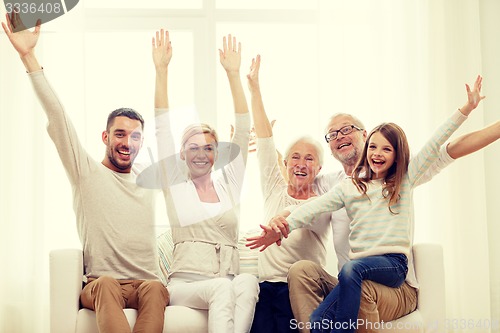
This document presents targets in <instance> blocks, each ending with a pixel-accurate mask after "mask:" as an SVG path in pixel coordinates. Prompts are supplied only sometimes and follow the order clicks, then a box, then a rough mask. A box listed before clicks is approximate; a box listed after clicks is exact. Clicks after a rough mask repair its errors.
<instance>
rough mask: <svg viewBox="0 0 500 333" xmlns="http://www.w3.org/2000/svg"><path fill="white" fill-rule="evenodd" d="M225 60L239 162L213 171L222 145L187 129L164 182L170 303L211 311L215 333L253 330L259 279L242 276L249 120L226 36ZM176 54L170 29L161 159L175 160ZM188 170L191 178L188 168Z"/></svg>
mask: <svg viewBox="0 0 500 333" xmlns="http://www.w3.org/2000/svg"><path fill="white" fill-rule="evenodd" d="M223 44H224V46H223V50H219V53H220V62H221V64H222V66H223V67H224V69H225V70H226V73H227V76H228V79H229V84H230V87H231V92H232V95H233V100H234V105H235V124H236V126H235V127H236V128H235V133H234V136H233V138H232V144H231V145H230V146H229V147H230V148H229V150H230V151H229V152H228V153H229V154H230V155H233V154H231V153H234V151H235V150H236V152H238V150H239V154H237V156H236V158H235V159H234V160H233V161H231V162H230V163H229V164H227V165H225V166H223V167H222V168H221V169H219V170H214V163H215V162H216V160H217V158H218V157H219V156H218V148H219V141H218V137H217V134H216V132H215V130H214V129H213V128H212V127H210V126H209V125H207V124H194V125H192V126H189V127H188V128H186V130H185V131H184V134H183V137H182V143H181V148H180V159H181V160H182V161H184V165H182V166H179V163H178V161H176V160H175V159H172V158H164V159H163V160H162V161H163V162H162V163H161V168H162V172H161V177H162V181H163V184H164V187H163V193H164V196H165V202H166V206H167V213H168V217H169V221H170V224H171V228H172V238H173V242H174V245H175V247H174V252H173V264H172V271H173V272H172V274H171V276H170V279H169V284H168V289H169V292H170V304H171V305H184V306H188V307H192V308H197V309H208V310H209V311H208V316H209V318H208V326H209V332H217V333H219V332H231V333H233V332H238V333H239V332H248V331H249V330H250V326H251V323H252V318H253V313H254V309H255V303H256V301H257V294H258V284H257V279H256V278H255V277H254V276H252V275H250V274H241V275H238V272H239V257H238V251H237V240H238V221H239V196H240V191H241V187H242V182H243V174H244V169H245V163H246V158H247V147H248V137H249V131H250V116H249V113H248V107H247V104H246V99H245V95H244V92H243V87H242V84H241V79H240V72H239V69H240V63H241V46H240V45H239V44H236V38H231V35H229V36H228V39H227V40H226V38H225V37H224V41H223ZM171 55H172V48H171V46H170V41H169V35H168V32H165V33H164V32H163V30H162V31H161V32H160V33H159V32H157V34H156V39H155V38H153V60H154V64H155V67H156V94H155V108H156V111H155V112H156V127H157V141H158V148H159V155H160V158H163V157H167V156H175V155H176V151H175V147H174V144H173V138H172V133H171V128H170V119H169V117H170V113H172V111H169V110H168V95H167V76H168V64H169V62H170V58H171ZM186 170H187V176H186V172H185V171H186Z"/></svg>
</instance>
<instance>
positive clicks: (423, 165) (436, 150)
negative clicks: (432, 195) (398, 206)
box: [408, 75, 485, 186]
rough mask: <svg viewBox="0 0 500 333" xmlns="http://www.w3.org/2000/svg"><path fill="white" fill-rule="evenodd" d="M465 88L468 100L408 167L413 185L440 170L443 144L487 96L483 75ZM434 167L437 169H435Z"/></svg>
mask: <svg viewBox="0 0 500 333" xmlns="http://www.w3.org/2000/svg"><path fill="white" fill-rule="evenodd" d="M465 88H466V91H467V102H466V103H465V104H464V106H463V107H461V108H460V109H459V111H456V112H455V113H454V114H453V115H452V116H451V117H450V118H449V119H447V121H446V122H445V123H444V124H443V125H441V126H440V127H439V128H438V129H437V130H436V132H435V133H434V135H433V136H432V138H431V139H430V140H429V141H428V142H427V143H426V144H425V146H424V147H423V148H422V149H421V150H420V152H419V153H418V154H417V155H416V156H415V157H414V158H413V159H412V160H411V162H410V165H409V167H408V176H409V179H410V183H411V184H412V186H418V185H420V184H422V183H424V182H426V181H428V180H429V179H430V178H432V177H429V174H436V173H437V172H439V169H440V165H439V162H440V150H441V147H442V145H443V144H444V143H445V141H446V140H448V138H449V137H450V136H451V135H452V134H453V132H455V131H456V130H457V128H458V127H459V126H460V125H461V124H462V123H463V122H464V121H465V120H466V119H467V118H466V117H467V116H468V115H470V113H471V112H472V111H473V110H474V109H475V108H476V107H477V106H478V105H479V102H481V100H483V99H484V98H485V97H484V96H481V88H482V77H481V76H480V75H478V76H477V78H476V81H475V82H474V89H472V90H471V88H470V87H469V85H468V84H466V85H465ZM441 155H442V150H441ZM444 166H446V164H444ZM433 169H436V170H435V171H433Z"/></svg>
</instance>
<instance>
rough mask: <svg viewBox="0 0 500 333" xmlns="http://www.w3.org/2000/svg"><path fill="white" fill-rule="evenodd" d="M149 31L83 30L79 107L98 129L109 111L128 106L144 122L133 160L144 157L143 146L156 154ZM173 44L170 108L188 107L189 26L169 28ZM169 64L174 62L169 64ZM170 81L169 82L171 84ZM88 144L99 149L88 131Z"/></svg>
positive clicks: (191, 87) (190, 99) (190, 72)
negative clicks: (82, 91) (82, 85)
mask: <svg viewBox="0 0 500 333" xmlns="http://www.w3.org/2000/svg"><path fill="white" fill-rule="evenodd" d="M153 34H154V31H150V32H144V31H141V32H133V31H132V32H131V31H120V32H102V31H100V32H92V33H87V34H86V35H85V37H86V38H85V46H86V47H85V74H86V75H85V92H86V102H85V103H86V105H85V110H86V112H87V113H89V115H88V119H87V121H88V125H87V126H88V127H89V128H92V129H93V130H92V133H96V131H99V132H98V133H100V131H102V130H103V126H105V121H106V117H107V115H108V113H109V112H111V111H113V110H115V109H117V108H120V107H130V108H133V109H135V110H137V111H139V112H140V113H141V114H142V115H143V117H144V119H145V123H146V132H145V135H144V137H145V138H144V140H145V141H144V145H143V149H142V150H141V152H140V154H139V156H138V157H137V161H138V162H142V163H149V161H150V157H149V154H148V147H149V148H151V149H152V152H153V155H154V156H156V143H155V134H154V130H153V129H154V118H153V117H154V112H153V107H154V87H155V71H154V65H153V60H152V57H151V38H152V36H153ZM170 36H171V39H172V41H173V42H172V43H173V44H174V45H175V46H174V53H173V57H172V62H171V66H170V68H169V87H168V89H169V96H170V102H171V103H170V104H171V105H170V107H171V108H181V109H184V108H189V107H190V108H192V105H193V104H194V102H193V98H194V97H193V96H194V79H193V36H192V33H191V32H185V31H183V32H176V31H170ZM172 64H175V65H172ZM174 83H175V84H174ZM87 146H88V148H89V149H91V148H93V147H97V148H96V151H95V155H94V156H100V155H102V143H101V142H100V136H95V135H94V136H91V137H89V142H88V145H87Z"/></svg>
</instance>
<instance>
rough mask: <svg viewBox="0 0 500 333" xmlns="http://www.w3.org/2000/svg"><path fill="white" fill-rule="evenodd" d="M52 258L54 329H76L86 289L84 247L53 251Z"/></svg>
mask: <svg viewBox="0 0 500 333" xmlns="http://www.w3.org/2000/svg"><path fill="white" fill-rule="evenodd" d="M49 258H50V260H49V261H50V264H49V265H50V332H51V333H69V332H75V331H76V318H77V315H78V310H79V307H80V292H81V290H82V277H83V253H82V250H79V249H61V250H53V251H51V252H50V254H49Z"/></svg>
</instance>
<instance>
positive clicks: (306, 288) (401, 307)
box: [288, 260, 417, 333]
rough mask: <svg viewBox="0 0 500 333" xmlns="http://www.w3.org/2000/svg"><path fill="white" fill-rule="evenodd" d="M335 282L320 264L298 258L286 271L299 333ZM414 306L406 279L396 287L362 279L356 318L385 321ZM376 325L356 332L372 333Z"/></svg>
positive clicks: (304, 331)
mask: <svg viewBox="0 0 500 333" xmlns="http://www.w3.org/2000/svg"><path fill="white" fill-rule="evenodd" d="M337 283H338V280H337V278H336V277H333V276H331V275H330V274H328V273H327V272H326V271H325V270H324V269H323V268H322V267H321V266H320V265H318V264H317V263H315V262H312V261H309V260H301V261H298V262H296V263H295V264H293V265H292V266H291V267H290V270H289V271H288V289H289V292H290V303H291V305H292V311H293V315H294V317H295V319H296V320H297V324H298V325H297V326H298V328H299V331H300V332H301V333H309V329H308V326H307V323H308V322H309V317H310V316H311V313H312V312H313V311H314V310H315V309H316V308H317V307H318V305H319V303H321V302H322V301H323V299H324V298H325V297H326V296H327V295H328V294H329V293H330V291H331V290H332V289H333V287H335V285H336V284H337ZM416 308H417V291H416V289H415V288H413V287H411V286H410V285H408V284H407V283H406V282H405V283H403V284H402V285H401V287H399V288H390V287H386V286H384V285H381V284H378V283H376V282H373V281H369V280H366V281H363V284H362V286H361V304H360V309H359V313H358V319H360V322H361V320H362V321H363V322H364V323H378V322H381V321H384V322H388V321H391V320H395V319H398V318H400V317H402V316H405V315H407V314H408V313H410V312H412V311H414V310H415V309H416ZM373 327H376V325H373V324H372V325H369V324H367V325H365V326H363V327H358V329H357V332H358V333H374V332H376V330H374V329H373Z"/></svg>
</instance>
